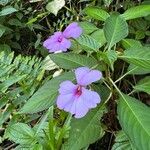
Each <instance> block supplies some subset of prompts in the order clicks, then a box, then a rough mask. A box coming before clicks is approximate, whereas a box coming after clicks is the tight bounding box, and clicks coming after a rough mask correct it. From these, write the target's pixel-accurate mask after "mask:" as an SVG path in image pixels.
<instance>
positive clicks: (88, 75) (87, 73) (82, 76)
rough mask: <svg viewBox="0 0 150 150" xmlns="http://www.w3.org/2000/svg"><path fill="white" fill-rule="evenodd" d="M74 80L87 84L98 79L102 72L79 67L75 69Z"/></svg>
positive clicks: (83, 84) (80, 83)
mask: <svg viewBox="0 0 150 150" xmlns="http://www.w3.org/2000/svg"><path fill="white" fill-rule="evenodd" d="M75 75H76V80H77V83H78V84H79V85H82V86H87V85H89V84H91V83H92V82H95V81H97V80H99V79H100V78H101V77H102V73H101V72H100V71H98V70H90V69H89V68H88V67H80V68H77V69H76V70H75Z"/></svg>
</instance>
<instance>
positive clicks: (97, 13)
mask: <svg viewBox="0 0 150 150" xmlns="http://www.w3.org/2000/svg"><path fill="white" fill-rule="evenodd" d="M84 12H85V13H86V14H87V15H88V16H90V17H92V18H93V19H97V20H101V21H105V20H106V19H107V18H108V17H109V14H108V13H107V12H106V11H105V10H103V9H101V8H100V7H87V8H85V9H84Z"/></svg>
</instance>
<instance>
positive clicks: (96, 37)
mask: <svg viewBox="0 0 150 150" xmlns="http://www.w3.org/2000/svg"><path fill="white" fill-rule="evenodd" d="M123 12H124V13H123ZM0 19H1V22H0V110H1V111H0V149H15V150H60V149H63V150H80V149H86V150H87V149H106V146H107V145H108V147H107V148H108V149H112V150H122V149H127V150H128V149H130V150H131V149H132V150H135V149H140V150H148V149H149V147H150V144H149V141H150V134H149V133H150V128H149V124H150V122H149V117H150V115H149V114H150V112H149V107H148V106H149V101H148V100H149V99H148V98H149V94H150V88H149V87H150V77H149V73H150V63H149V62H150V47H149V46H150V44H149V40H150V39H149V35H150V33H149V28H150V5H149V2H148V0H144V1H142V2H141V1H136V2H135V1H131V0H124V1H112V0H101V1H98V0H97V1H96V0H80V1H77V0H74V1H71V0H68V1H64V0H53V1H52V0H49V1H43V0H29V1H20V0H18V1H15V0H1V1H0ZM71 22H77V23H78V24H79V26H80V27H81V28H82V30H83V33H82V35H81V36H80V37H79V38H77V39H73V38H69V39H67V40H70V41H71V44H72V45H71V48H70V49H68V51H66V52H63V53H54V54H49V52H48V51H47V50H46V49H45V48H44V47H43V42H44V41H45V40H46V39H47V38H48V37H49V36H51V35H53V34H54V32H57V31H64V29H65V27H66V26H67V25H69V24H70V23H71ZM127 36H128V37H127ZM54 46H55V44H54ZM60 50H61V49H60ZM81 66H85V67H89V68H90V69H97V70H99V71H102V80H100V81H97V82H96V83H92V84H91V85H89V86H86V87H84V88H87V89H88V90H92V91H95V92H97V93H98V94H99V96H100V98H101V103H100V104H98V106H97V108H93V109H91V110H89V112H88V113H87V114H86V116H84V117H83V118H80V119H75V118H74V116H73V115H71V114H70V113H68V112H65V111H63V110H60V109H58V108H57V105H56V100H57V96H58V94H59V92H58V91H59V90H58V89H59V87H60V83H62V82H63V81H65V80H70V81H72V82H73V83H75V84H76V81H75V80H76V79H75V77H74V70H75V69H76V68H78V67H81ZM67 88H68V87H66V89H67ZM122 92H124V93H126V94H123V93H122ZM129 95H131V96H129ZM119 96H120V98H119V99H117V98H118V97H119ZM137 97H138V99H137ZM92 100H93V99H92ZM92 100H91V101H92ZM140 101H142V102H143V103H145V104H146V105H148V106H146V105H145V104H143V103H141V102H140ZM85 105H86V100H85ZM116 107H117V113H116ZM106 108H107V111H106ZM120 126H121V128H122V129H121V130H120ZM118 130H120V131H118ZM108 132H110V133H108ZM116 133H117V134H116ZM114 136H115V140H113V138H112V137H114ZM108 139H109V140H108ZM94 142H95V143H94ZM91 144H92V146H91Z"/></svg>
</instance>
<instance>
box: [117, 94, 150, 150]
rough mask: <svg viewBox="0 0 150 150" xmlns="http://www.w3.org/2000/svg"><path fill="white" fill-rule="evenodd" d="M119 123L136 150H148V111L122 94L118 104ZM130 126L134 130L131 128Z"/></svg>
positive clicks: (142, 105) (147, 108) (149, 114)
mask: <svg viewBox="0 0 150 150" xmlns="http://www.w3.org/2000/svg"><path fill="white" fill-rule="evenodd" d="M118 117H119V122H120V124H121V126H122V128H123V130H124V132H125V133H126V134H127V135H128V137H129V138H130V140H131V141H132V143H133V144H134V145H135V147H136V148H137V149H144V150H146V149H149V147H150V143H149V139H150V126H149V123H150V121H149V119H148V118H149V117H150V109H149V107H148V106H146V105H145V104H142V103H141V102H139V101H138V100H137V99H135V98H132V97H130V96H128V95H125V94H122V95H121V97H120V99H119V103H118ZM131 125H132V126H133V127H134V128H131Z"/></svg>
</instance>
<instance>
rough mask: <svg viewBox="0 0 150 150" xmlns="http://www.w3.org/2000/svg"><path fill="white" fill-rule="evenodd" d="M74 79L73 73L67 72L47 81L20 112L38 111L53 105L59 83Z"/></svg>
mask: <svg viewBox="0 0 150 150" xmlns="http://www.w3.org/2000/svg"><path fill="white" fill-rule="evenodd" d="M69 79H70V80H73V79H74V78H73V74H72V73H65V74H64V75H62V76H59V77H56V78H54V79H52V80H50V81H49V82H47V83H45V84H44V85H43V86H42V87H41V88H40V89H39V90H38V91H37V92H36V93H35V94H34V95H33V96H32V97H31V98H30V99H29V100H28V102H27V103H26V104H25V105H24V106H23V108H22V109H21V111H20V113H36V112H39V111H42V110H45V109H47V108H49V107H50V106H52V105H53V104H54V102H55V100H56V96H57V95H58V93H57V89H58V88H59V84H60V83H61V82H62V81H64V80H69Z"/></svg>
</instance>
